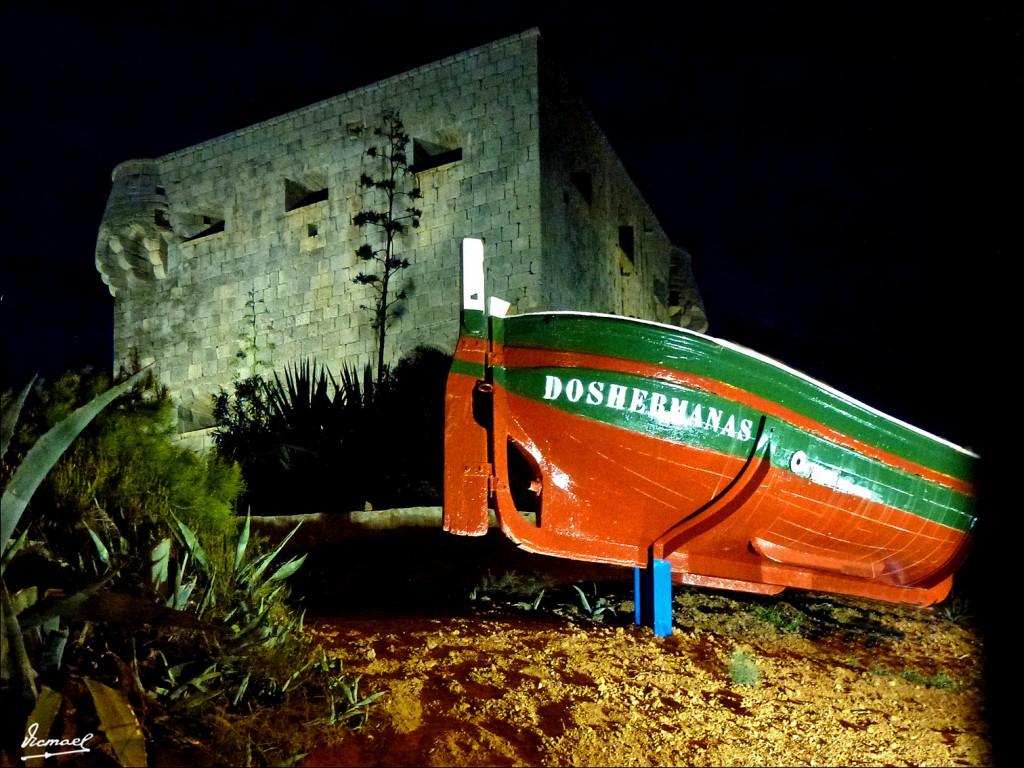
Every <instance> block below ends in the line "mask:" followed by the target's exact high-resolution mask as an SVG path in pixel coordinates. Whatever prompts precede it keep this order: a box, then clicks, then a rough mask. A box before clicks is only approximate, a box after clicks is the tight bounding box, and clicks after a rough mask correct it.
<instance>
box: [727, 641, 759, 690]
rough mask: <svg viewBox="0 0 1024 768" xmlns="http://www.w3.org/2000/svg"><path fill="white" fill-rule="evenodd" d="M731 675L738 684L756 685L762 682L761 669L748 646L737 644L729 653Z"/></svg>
mask: <svg viewBox="0 0 1024 768" xmlns="http://www.w3.org/2000/svg"><path fill="white" fill-rule="evenodd" d="M729 677H730V678H731V679H732V681H733V683H735V684H736V685H743V686H754V685H757V684H758V683H759V682H761V670H760V669H758V666H757V661H756V660H755V659H754V654H752V653H751V652H750V651H749V650H748V649H747V648H743V647H742V646H737V647H736V648H734V649H733V651H732V653H730V654H729Z"/></svg>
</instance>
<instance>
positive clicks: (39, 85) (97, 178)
mask: <svg viewBox="0 0 1024 768" xmlns="http://www.w3.org/2000/svg"><path fill="white" fill-rule="evenodd" d="M666 5H667V6H668V7H672V8H674V10H672V11H671V12H668V13H667V14H666V13H665V12H659V13H656V12H655V11H654V8H655V6H653V5H647V4H645V3H642V2H629V3H618V4H614V5H612V4H602V3H599V2H598V3H579V2H552V1H550V0H549V1H548V2H533V0H529V1H524V2H518V3H511V4H502V3H479V2H478V3H453V2H447V1H446V0H432V1H431V2H426V3H408V2H395V3H391V4H387V3H360V4H358V5H357V4H352V3H347V2H333V3H332V2H321V3H311V2H302V1H301V0H296V1H295V2H289V3H281V2H275V3H264V2H257V1H251V2H245V3H241V2H221V3H217V2H213V1H212V0H211V1H210V2H206V3H195V2H192V1H191V0H185V1H183V2H174V3H161V4H156V3H135V4H130V5H129V4H127V3H117V4H110V3H77V4H72V3H56V2H31V3H28V2H19V0H8V2H6V3H5V4H4V5H3V10H2V14H3V23H2V32H0V34H2V36H3V39H2V46H0V49H2V55H3V75H2V76H3V110H2V121H3V143H2V152H3V165H2V178H3V196H4V199H3V256H2V267H0V269H2V272H0V275H2V278H0V279H2V283H0V293H2V299H0V320H2V334H3V335H2V342H3V349H2V367H0V373H2V376H3V382H2V385H3V386H4V387H11V386H20V385H21V384H22V383H23V382H24V381H25V380H27V378H28V376H30V375H31V374H32V373H33V372H37V371H38V372H40V373H42V374H43V375H45V376H54V375H56V374H58V373H60V372H61V371H63V370H66V369H68V368H70V367H73V366H78V365H81V364H83V363H94V364H97V365H99V366H101V367H108V366H109V365H110V364H111V360H112V344H111V335H112V302H113V300H112V299H111V297H110V296H109V294H108V292H107V290H106V287H105V286H104V285H103V284H102V282H101V281H100V278H99V275H98V273H97V272H96V270H95V268H94V266H93V250H94V247H95V238H96V231H97V229H98V226H99V222H100V218H101V216H102V213H103V208H104V205H105V203H106V199H107V195H108V193H109V190H110V172H111V170H112V169H113V168H114V166H115V165H117V164H118V163H119V162H121V161H123V160H126V159H130V158H138V157H156V156H159V155H162V154H165V153H167V152H170V151H173V150H176V149H180V148H183V147H186V146H189V145H192V144H195V143H198V142H200V141H204V140H207V139H210V138H213V137H216V136H218V135H220V134H223V133H225V132H227V131H230V130H234V129H236V128H240V127H242V126H245V125H249V124H251V123H254V122H257V121H259V120H262V119H266V118H269V117H272V116H274V115H278V114H281V113H283V112H287V111H290V110H292V109H296V108H299V107H302V106H305V105H307V104H310V103H312V102H314V101H318V100H321V99H325V98H329V97H331V96H334V95H337V94H339V93H343V92H345V91H348V90H351V89H352V88H355V87H358V86H362V85H365V84H368V83H372V82H374V81H376V80H379V79H381V78H383V77H387V76H389V75H392V74H396V73H398V72H402V71H404V70H406V69H409V68H412V67H415V66H418V65H421V64H425V63H428V62H430V61H433V60H435V59H437V58H440V57H443V56H446V55H450V54H453V53H457V52H459V51H462V50H465V49H468V48H471V47H473V46H476V45H480V44H483V43H487V42H490V41H492V40H495V39H498V38H500V37H504V36H506V35H509V34H513V33H517V32H521V31H523V30H525V29H528V28H530V27H534V26H537V27H539V28H540V30H541V33H542V35H543V36H544V38H545V40H546V41H547V44H548V45H550V46H551V47H552V48H554V50H555V51H556V52H557V53H558V55H559V56H560V57H561V58H562V60H563V64H564V66H565V68H566V69H567V70H568V72H569V74H570V77H571V78H572V79H573V80H574V81H575V82H576V84H577V86H578V87H579V90H580V91H581V93H582V95H583V97H584V99H585V101H586V102H587V103H588V105H589V106H590V108H591V109H592V111H593V112H594V114H595V116H596V117H597V119H598V122H599V123H600V124H601V126H602V127H603V128H604V130H605V132H606V133H607V134H608V136H609V138H610V140H611V142H612V145H613V146H614V148H615V149H616V151H617V152H618V153H619V155H620V156H621V157H622V158H623V160H624V162H625V163H626V165H627V167H628V168H629V169H630V171H631V173H632V175H633V177H634V179H635V181H636V182H637V184H638V185H639V187H640V189H641V190H643V191H644V193H645V194H646V196H647V197H648V199H649V201H650V202H651V204H652V206H653V208H654V210H655V212H656V213H657V214H658V216H659V218H660V219H661V222H662V224H663V225H664V226H665V227H666V228H667V230H668V231H669V233H670V234H671V235H672V236H673V238H674V239H675V241H676V242H677V243H679V244H680V245H682V246H683V247H685V248H687V249H688V250H689V251H690V252H691V253H692V254H693V257H694V266H695V271H696V275H697V278H698V282H699V285H700V288H701V290H702V292H703V295H704V299H705V304H706V307H707V310H708V314H709V317H710V320H711V328H710V332H711V333H712V334H713V335H717V336H722V337H725V338H729V339H732V340H735V341H739V342H741V343H745V344H747V345H748V346H752V347H754V348H755V349H757V350H759V351H762V352H764V353H767V354H771V355H774V356H776V357H779V358H781V359H783V360H784V361H786V362H788V363H790V364H792V365H795V366H796V367H798V368H801V369H803V370H805V371H807V372H808V373H810V374H812V375H814V376H816V377H819V378H822V379H824V380H825V381H827V382H829V383H830V384H832V385H834V386H836V387H838V388H839V389H842V390H844V391H847V392H849V393H850V394H852V395H855V396H857V397H859V398H861V399H862V400H864V401H866V402H867V403H869V404H871V405H874V406H876V407H879V408H881V409H883V410H886V411H888V412H890V413H892V414H894V415H896V416H899V417H901V418H904V419H906V420H908V421H911V422H912V423H915V424H918V425H919V426H922V427H924V428H926V429H930V430H932V431H935V432H937V433H938V434H940V435H942V436H944V437H947V438H949V439H952V440H955V441H957V442H961V443H966V444H971V445H973V446H974V447H977V444H978V441H979V440H981V436H980V435H979V434H978V431H977V427H978V422H979V420H978V418H977V414H972V413H970V412H967V411H966V410H965V408H963V407H960V406H956V407H954V405H953V402H952V400H951V398H952V397H954V396H955V398H956V399H957V400H956V402H958V403H961V404H962V403H963V401H964V398H965V397H967V395H966V394H965V393H966V392H968V390H969V387H972V386H977V385H978V383H979V382H982V381H984V376H985V370H986V369H985V367H984V366H983V362H982V354H981V351H980V348H979V347H978V344H977V340H976V336H975V334H979V333H982V334H984V333H987V332H988V331H989V330H990V327H989V326H988V321H987V317H988V316H989V315H988V313H987V311H986V305H987V298H986V296H987V289H986V288H985V286H986V285H987V284H988V281H990V280H991V279H992V276H993V275H994V274H995V266H996V262H997V260H998V259H1002V258H1005V257H1006V256H1007V245H1006V243H1005V242H1004V241H1003V238H1004V236H1005V234H1006V231H1007V230H1006V226H1005V225H1006V223H1007V219H1008V217H1009V215H1010V213H1011V211H1012V210H1013V205H1012V202H1011V200H1012V199H1008V198H1007V197H1006V196H1005V194H1003V190H1004V188H1005V183H1004V182H1005V180H1007V179H1009V178H1010V177H1011V164H1012V163H1013V162H1014V157H1013V156H1011V155H1009V154H1008V149H1009V147H1010V146H1011V144H1010V141H1009V138H1010V136H1012V135H1013V134H1012V127H1011V122H1010V115H1011V111H1010V108H1011V106H1013V105H1019V96H1020V90H1019V84H1020V69H1019V67H1020V48H1019V16H1012V15H1011V14H1009V13H1007V12H1004V10H1003V8H1002V7H1001V6H999V5H994V4H987V3H984V2H973V3H924V2H860V3H854V2H846V1H845V0H839V1H838V2H828V3H781V4H772V3H764V2H754V1H753V0H742V1H729V0H724V1H719V2H709V1H701V2H693V3H687V2H679V3H668V4H666ZM1015 41H1016V42H1015ZM1015 46H1016V47H1015ZM1016 184H1017V187H1018V188H1019V186H1020V181H1019V177H1017V181H1016ZM1016 202H1017V203H1018V204H1019V203H1020V200H1019V193H1018V197H1017V200H1016ZM1018 218H1019V216H1018ZM1019 255H1020V254H1019V253H1017V256H1018V257H1019ZM954 393H955V395H954Z"/></svg>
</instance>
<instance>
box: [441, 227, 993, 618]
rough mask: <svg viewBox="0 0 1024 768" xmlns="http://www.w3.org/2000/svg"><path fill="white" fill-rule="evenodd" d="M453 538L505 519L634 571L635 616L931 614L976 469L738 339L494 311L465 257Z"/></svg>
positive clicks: (477, 255)
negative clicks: (689, 605) (742, 598)
mask: <svg viewBox="0 0 1024 768" xmlns="http://www.w3.org/2000/svg"><path fill="white" fill-rule="evenodd" d="M461 290H462V308H461V313H460V332H459V339H458V342H457V346H456V350H455V354H454V356H453V360H452V365H451V369H450V372H449V375H448V380H447V388H446V405H445V487H444V521H443V526H444V529H445V530H446V531H448V532H450V533H453V534H459V535H466V536H479V535H483V534H485V533H486V532H487V530H488V527H489V524H488V521H489V514H490V513H492V512H493V515H494V517H495V518H496V521H497V525H498V526H499V527H500V529H501V531H502V532H503V533H504V534H505V535H506V536H508V537H509V538H510V539H511V540H512V541H514V542H515V543H516V544H517V545H518V546H519V547H521V548H522V549H524V550H527V551H529V552H535V553H540V554H546V555H553V556H557V557H563V558H571V559H575V560H584V561H590V562H597V563H611V564H617V565H624V566H631V567H633V568H634V574H635V578H634V583H635V588H636V606H637V608H636V620H637V623H639V624H644V625H645V626H650V627H652V628H653V629H654V631H655V633H656V634H659V635H666V634H670V633H671V590H672V585H673V584H681V585H690V586H696V587H704V588H712V589H723V590H738V591H743V592H751V593H757V594H765V595H770V594H777V593H779V592H781V591H782V590H784V589H787V588H791V589H799V590H809V591H815V592H827V593H834V594H842V595H852V596H858V597H866V598H871V599H876V600H882V601H887V602H893V603H907V604H913V605H919V606H926V605H932V604H935V603H937V602H940V601H942V600H943V599H945V598H946V597H947V596H948V594H949V592H950V589H951V586H952V580H953V575H954V573H955V572H956V571H957V569H958V568H959V567H960V566H961V564H962V563H963V561H964V559H965V557H966V556H967V553H968V552H969V549H970V544H971V532H972V529H973V527H974V525H975V521H976V517H975V507H976V489H975V482H974V476H975V471H976V467H977V462H978V460H979V459H978V456H977V455H976V454H975V453H973V452H972V451H970V450H968V449H966V448H963V447H960V446H958V445H955V444H953V443H951V442H949V441H946V440H943V439H942V438H939V437H937V436H935V435H932V434H929V433H928V432H926V431H924V430H922V429H918V428H917V427H914V426H912V425H910V424H908V423H905V422H903V421H901V420H899V419H896V418H893V417H891V416H888V415H886V414H884V413H882V412H881V411H878V410H876V409H874V408H872V407H871V406H868V405H866V404H864V403H862V402H859V401H858V400H856V399H854V398H852V397H849V396H847V395H845V394H843V393H842V392H839V391H838V390H835V389H833V388H832V387H830V386H828V385H826V384H824V383H822V382H820V381H816V380H815V379H813V378H811V377H809V376H807V375H805V374H803V373H801V372H799V371H797V370H795V369H792V368H790V367H788V366H786V365H785V364H783V363H782V362H779V361H777V360H775V359H772V358H770V357H767V356H765V355H762V354H759V353H757V352H755V351H752V350H750V349H746V348H744V347H742V346H740V345H738V344H734V343H732V342H729V341H726V340H723V339H718V338H714V337H712V336H708V335H705V334H702V333H698V332H693V331H690V330H687V329H683V328H679V327H675V326H671V325H666V324H661V323H656V322H651V321H646V320H638V319H633V318H627V317H621V316H617V315H608V314H598V313H589V312H560V311H559V312H531V313H524V314H509V313H508V312H507V308H508V305H507V304H505V303H504V302H501V301H500V300H495V299H491V300H490V301H489V302H485V300H484V259H483V243H482V242H481V241H479V240H474V239H467V240H465V241H464V242H463V245H462V285H461Z"/></svg>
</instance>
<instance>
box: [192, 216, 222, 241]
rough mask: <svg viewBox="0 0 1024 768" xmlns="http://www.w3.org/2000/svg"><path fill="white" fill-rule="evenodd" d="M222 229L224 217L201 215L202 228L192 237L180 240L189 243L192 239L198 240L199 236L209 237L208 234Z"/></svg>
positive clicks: (214, 233)
mask: <svg viewBox="0 0 1024 768" xmlns="http://www.w3.org/2000/svg"><path fill="white" fill-rule="evenodd" d="M223 231H224V219H217V218H214V217H213V216H203V229H201V230H200V231H199V232H197V233H196V234H194V235H192V237H186V238H185V239H184V240H183V241H182V242H185V243H190V242H192V241H193V240H198V239H199V238H201V237H209V236H210V235H216V234H217V233H218V232H223Z"/></svg>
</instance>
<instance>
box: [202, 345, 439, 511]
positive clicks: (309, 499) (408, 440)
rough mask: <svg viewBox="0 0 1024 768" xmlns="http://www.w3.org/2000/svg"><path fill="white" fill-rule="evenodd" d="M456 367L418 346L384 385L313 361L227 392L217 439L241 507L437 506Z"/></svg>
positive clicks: (365, 374)
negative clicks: (236, 468)
mask: <svg viewBox="0 0 1024 768" xmlns="http://www.w3.org/2000/svg"><path fill="white" fill-rule="evenodd" d="M450 363H451V358H450V356H449V355H447V354H445V353H443V352H441V351H439V350H435V349H432V348H427V347H421V348H418V349H416V350H414V352H413V353H412V354H411V355H409V356H408V357H406V358H403V359H402V360H401V361H399V363H398V365H397V366H395V368H394V369H393V370H392V369H387V370H386V371H385V375H384V376H383V377H380V376H376V377H375V376H374V374H373V371H372V369H371V368H370V367H369V366H365V367H364V368H363V371H362V374H361V375H360V374H359V373H358V372H357V371H356V370H355V369H354V368H351V367H349V366H347V365H342V368H341V375H340V378H335V376H334V374H333V373H332V372H331V371H330V369H329V368H327V366H325V365H321V364H319V363H318V362H317V361H315V360H312V361H305V362H301V363H295V364H292V365H291V366H288V367H286V368H285V369H284V370H283V371H282V372H280V373H274V374H273V377H272V378H269V379H264V378H263V377H262V376H258V375H256V376H251V377H249V378H247V379H243V380H241V381H239V382H236V384H235V386H234V391H233V392H231V393H229V392H227V391H223V390H222V391H221V392H220V393H219V394H218V395H217V397H216V398H215V402H214V418H215V420H216V422H217V425H218V426H217V429H216V431H215V432H214V440H215V443H216V446H217V451H218V453H219V454H220V456H222V457H223V458H225V459H228V460H231V461H235V462H238V463H239V464H240V466H241V468H242V473H243V475H244V477H245V481H246V485H247V487H248V492H247V494H246V496H245V497H244V499H243V502H244V503H245V504H246V505H247V506H249V507H251V508H252V510H253V512H254V514H280V513H281V511H282V510H287V511H288V512H289V513H295V512H314V511H317V512H319V511H348V510H355V509H364V508H366V506H367V505H369V506H370V507H372V508H374V509H387V508H394V507H407V506H431V505H437V504H440V502H441V494H442V482H443V472H444V458H443V455H444V387H445V381H446V378H447V374H448V368H449V366H450ZM368 470H370V471H368ZM297 507H298V508H297Z"/></svg>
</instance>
